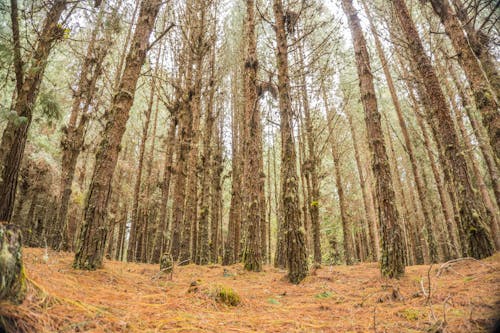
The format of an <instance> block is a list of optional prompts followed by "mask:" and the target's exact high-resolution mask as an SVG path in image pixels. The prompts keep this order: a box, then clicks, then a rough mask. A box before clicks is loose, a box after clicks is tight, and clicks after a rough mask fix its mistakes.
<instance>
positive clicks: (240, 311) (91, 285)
mask: <svg viewBox="0 0 500 333" xmlns="http://www.w3.org/2000/svg"><path fill="white" fill-rule="evenodd" d="M45 253H46V250H44V249H26V250H25V258H26V259H25V263H26V269H27V273H28V276H29V278H30V280H32V281H33V282H34V285H33V286H31V287H30V288H33V287H34V286H36V288H35V289H33V290H32V291H30V293H29V296H28V299H27V301H26V302H25V303H24V304H23V306H22V307H21V308H18V309H16V308H15V307H12V308H10V309H8V310H7V311H13V312H14V313H16V312H17V313H19V315H20V316H21V317H23V316H24V318H25V319H23V320H22V321H24V323H25V324H26V325H28V327H29V325H33V327H35V328H37V329H36V330H33V329H31V331H32V332H34V331H37V332H56V331H57V332H444V331H446V332H471V333H472V332H489V331H490V330H491V329H492V328H493V324H494V320H495V318H497V316H498V309H499V306H500V304H499V299H500V289H499V288H498V283H499V282H500V281H499V280H500V276H499V273H498V272H499V269H500V255H499V254H496V255H495V256H494V257H492V258H488V259H486V260H482V261H480V262H475V261H471V260H465V261H458V262H455V263H450V264H448V265H445V266H442V265H440V264H437V265H433V266H432V268H431V269H430V270H429V267H430V266H425V265H421V266H412V267H408V268H407V271H406V275H405V277H404V278H403V279H401V280H399V281H391V280H387V279H382V278H381V277H380V274H379V268H378V265H377V264H375V263H371V264H359V265H354V266H324V267H322V268H321V269H318V270H316V271H315V272H314V273H312V274H311V276H309V277H307V278H306V279H305V280H304V281H303V282H302V283H301V284H300V285H293V284H290V283H288V282H287V281H286V278H285V274H286V271H285V270H279V269H276V268H273V267H271V266H265V267H264V269H263V271H262V272H259V273H255V272H248V271H246V270H245V269H244V268H243V266H242V265H239V264H238V265H231V266H221V265H208V266H197V265H188V266H181V267H175V269H174V272H173V275H172V276H170V275H169V274H164V275H161V276H158V271H159V269H158V267H157V266H154V265H150V264H136V263H121V262H116V261H106V263H105V268H104V269H101V270H98V271H94V272H85V271H75V270H73V269H72V268H71V259H72V255H71V254H70V253H64V252H61V253H55V252H52V251H49V253H48V259H44V257H45V256H46V254H45ZM45 258H47V257H45ZM438 273H439V276H437V274H438ZM428 278H430V281H431V284H430V296H429V280H428ZM194 281H198V282H197V287H198V290H197V291H195V290H194V289H193V287H192V286H191V284H192V282H194ZM218 286H224V287H226V288H228V287H229V288H232V289H233V290H234V291H235V292H236V293H237V294H238V295H239V297H240V304H238V305H235V306H231V305H226V304H224V303H223V302H220V301H218V300H217V299H216V298H215V297H213V295H212V294H211V292H212V291H213V290H214V288H215V289H216V288H217V287H218ZM394 290H398V292H397V293H396V294H395V292H394ZM424 293H425V294H424ZM4 311H5V309H4V310H0V315H2V314H3V312H4Z"/></svg>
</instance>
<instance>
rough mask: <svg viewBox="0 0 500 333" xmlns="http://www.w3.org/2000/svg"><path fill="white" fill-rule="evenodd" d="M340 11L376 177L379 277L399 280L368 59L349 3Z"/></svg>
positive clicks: (399, 258) (399, 246)
mask: <svg viewBox="0 0 500 333" xmlns="http://www.w3.org/2000/svg"><path fill="white" fill-rule="evenodd" d="M342 7H343V9H344V12H345V14H346V16H347V19H348V22H349V29H350V30H351V36H352V39H353V44H354V55H355V58H356V64H357V70H358V78H359V87H360V93H361V102H362V104H363V109H364V111H365V122H366V128H367V136H368V142H369V146H370V151H371V154H372V169H373V174H374V176H375V184H376V198H377V201H378V213H379V221H380V228H381V235H382V241H381V242H382V256H381V270H382V275H384V276H387V277H390V278H399V277H400V276H402V275H403V274H404V271H405V251H404V244H403V231H402V228H401V225H400V221H399V214H398V210H397V207H396V203H395V194H394V188H393V185H392V176H391V170H390V166H389V159H388V157H387V152H386V148H385V144H384V136H383V131H382V124H381V119H380V113H379V111H378V106H377V99H376V97H375V87H374V85H373V75H372V71H371V68H370V56H369V54H368V49H367V47H366V40H365V37H364V36H363V31H362V30H361V24H360V21H359V18H358V15H357V12H356V9H355V8H354V6H353V4H352V0H342Z"/></svg>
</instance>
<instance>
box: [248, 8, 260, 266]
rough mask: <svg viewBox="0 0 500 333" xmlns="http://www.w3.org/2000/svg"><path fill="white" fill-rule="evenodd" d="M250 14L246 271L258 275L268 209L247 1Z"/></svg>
mask: <svg viewBox="0 0 500 333" xmlns="http://www.w3.org/2000/svg"><path fill="white" fill-rule="evenodd" d="M246 6H247V13H246V15H247V16H246V23H245V34H246V43H247V46H246V59H245V71H244V75H245V82H244V86H245V94H244V96H245V118H244V120H245V124H244V131H245V134H244V138H245V140H246V142H245V144H244V146H245V148H246V149H245V158H244V160H245V163H244V175H245V180H246V181H245V187H244V188H245V192H246V193H245V202H246V207H245V210H244V211H245V214H246V225H247V243H246V248H245V253H244V260H245V269H247V270H249V271H255V272H259V271H260V270H261V269H262V249H261V234H260V223H261V221H265V219H263V216H262V215H263V214H264V212H265V207H262V206H261V201H260V200H259V190H260V188H259V184H260V173H261V172H260V168H259V161H260V158H261V157H260V156H259V153H261V152H262V148H261V147H260V146H261V145H262V142H261V141H260V140H259V139H260V138H261V137H262V134H260V133H258V131H259V130H260V128H261V127H260V111H259V108H258V95H257V69H258V59H257V45H256V40H255V3H254V1H253V0H247V1H246Z"/></svg>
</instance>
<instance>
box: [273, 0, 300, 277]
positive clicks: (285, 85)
mask: <svg viewBox="0 0 500 333" xmlns="http://www.w3.org/2000/svg"><path fill="white" fill-rule="evenodd" d="M273 10H274V16H275V22H276V23H275V25H276V26H275V33H276V41H277V47H276V60H277V66H278V96H279V110H280V118H281V119H280V125H281V186H282V192H281V196H282V199H281V200H282V205H283V207H282V209H283V223H284V225H283V226H282V231H284V233H285V234H284V237H285V243H286V251H287V259H288V279H289V281H290V282H292V283H296V284H297V283H299V282H300V281H302V280H303V279H304V278H305V277H306V276H307V274H308V267H307V248H306V244H305V234H304V226H303V223H302V221H301V218H300V209H299V190H298V176H297V165H296V164H297V155H296V151H295V144H294V139H293V124H292V106H291V100H290V82H289V74H288V41H287V32H286V28H285V15H284V12H283V3H282V1H281V0H274V2H273Z"/></svg>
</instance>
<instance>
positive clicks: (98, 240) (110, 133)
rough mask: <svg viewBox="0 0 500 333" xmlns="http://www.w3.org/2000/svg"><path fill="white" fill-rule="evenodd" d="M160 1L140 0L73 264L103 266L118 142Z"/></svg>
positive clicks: (90, 266)
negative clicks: (107, 218)
mask: <svg viewBox="0 0 500 333" xmlns="http://www.w3.org/2000/svg"><path fill="white" fill-rule="evenodd" d="M160 6H161V1H159V0H143V1H142V2H141V9H140V11H139V17H138V21H137V26H136V30H135V32H134V36H133V38H132V43H131V47H130V50H129V53H128V56H127V60H126V63H125V69H124V71H123V75H122V77H121V79H120V84H119V88H118V91H117V93H116V94H115V95H114V97H113V101H112V102H111V105H110V107H109V109H108V110H107V111H106V118H107V123H106V127H105V129H104V131H103V133H102V141H101V143H100V144H99V148H98V150H97V153H96V164H95V168H94V173H93V175H92V181H91V183H90V188H89V191H88V194H87V198H86V201H85V208H84V220H83V223H82V224H81V227H80V233H79V235H80V238H79V240H78V243H77V247H76V252H75V260H74V263H73V267H75V268H77V269H90V270H93V269H96V268H100V267H102V259H103V254H104V249H105V244H106V235H107V226H106V213H107V208H108V200H109V196H110V192H111V181H112V178H113V174H114V171H115V167H116V163H117V160H118V154H119V152H120V144H121V140H122V137H123V134H124V133H125V128H126V125H127V120H128V117H129V112H130V109H131V107H132V104H133V102H134V95H135V90H136V84H137V80H138V78H139V75H140V73H141V68H142V65H143V64H144V60H145V58H146V53H147V51H148V48H149V45H150V44H149V37H150V35H151V32H152V31H153V27H154V24H155V20H156V16H157V15H158V12H159V10H160Z"/></svg>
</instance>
